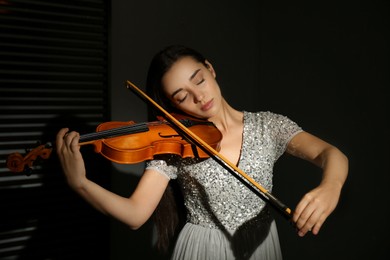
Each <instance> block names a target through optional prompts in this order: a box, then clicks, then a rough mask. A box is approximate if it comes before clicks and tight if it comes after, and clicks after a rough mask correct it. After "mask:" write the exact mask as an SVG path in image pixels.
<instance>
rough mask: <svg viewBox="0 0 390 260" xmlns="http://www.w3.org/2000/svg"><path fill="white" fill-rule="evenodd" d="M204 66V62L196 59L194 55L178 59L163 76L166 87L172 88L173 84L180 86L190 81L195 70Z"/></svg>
mask: <svg viewBox="0 0 390 260" xmlns="http://www.w3.org/2000/svg"><path fill="white" fill-rule="evenodd" d="M203 68H204V65H203V63H201V62H198V61H196V60H195V59H193V58H192V57H183V58H181V59H179V60H177V61H176V62H175V63H174V64H173V65H172V67H171V68H170V69H169V70H168V71H167V72H166V73H165V74H164V76H163V78H162V83H163V85H164V88H170V87H171V86H172V85H179V86H180V85H181V84H183V83H185V82H188V81H190V80H191V76H192V75H193V74H194V72H195V71H197V70H199V69H203Z"/></svg>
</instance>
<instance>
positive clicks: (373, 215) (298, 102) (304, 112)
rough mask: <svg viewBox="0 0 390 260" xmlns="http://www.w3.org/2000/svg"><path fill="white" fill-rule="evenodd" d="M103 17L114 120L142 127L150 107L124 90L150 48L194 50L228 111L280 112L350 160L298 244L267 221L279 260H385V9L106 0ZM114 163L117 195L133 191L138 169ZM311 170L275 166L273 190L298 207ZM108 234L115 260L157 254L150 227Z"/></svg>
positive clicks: (356, 4) (283, 163) (299, 164)
mask: <svg viewBox="0 0 390 260" xmlns="http://www.w3.org/2000/svg"><path fill="white" fill-rule="evenodd" d="M111 8H112V14H111V16H112V17H111V59H110V62H111V102H112V119H113V120H122V121H126V120H134V121H138V122H139V121H145V120H146V105H145V104H144V103H143V102H142V101H140V100H139V99H138V98H137V97H135V96H134V94H132V93H130V92H128V90H126V89H125V87H124V81H125V80H130V81H132V82H133V83H135V84H136V85H138V86H139V87H141V88H143V87H144V83H145V78H146V72H147V68H148V64H149V61H150V59H151V57H152V55H153V54H154V53H155V52H156V51H158V50H160V49H161V48H162V47H164V46H166V45H168V44H171V43H182V44H186V45H189V46H191V47H194V48H196V49H198V50H200V51H201V52H203V53H204V54H205V55H206V56H207V57H208V58H209V61H210V62H211V63H212V64H213V65H214V67H215V69H216V72H217V80H218V81H219V83H220V86H221V88H222V91H223V93H224V95H225V97H226V98H227V100H228V101H229V102H230V103H231V104H232V105H233V106H234V107H236V108H237V109H242V110H249V111H257V110H271V111H274V112H278V113H282V114H285V115H287V116H289V117H290V118H291V119H293V120H295V121H296V122H298V123H299V124H300V125H301V126H302V127H303V128H304V129H305V130H307V131H309V132H311V133H313V134H315V135H317V136H319V137H321V138H323V139H325V140H327V141H329V142H331V143H333V144H335V145H336V146H338V147H339V148H340V149H341V150H343V151H344V152H345V153H346V154H347V155H348V157H349V159H350V175H349V178H348V180H347V183H346V185H345V187H344V190H343V194H342V198H341V201H340V203H339V206H338V208H337V209H336V210H335V212H334V213H333V214H332V215H331V216H330V217H329V218H328V220H327V221H326V222H325V225H324V226H323V229H322V230H321V232H320V234H319V235H318V236H312V235H308V236H306V237H304V238H299V237H298V236H297V235H296V233H295V231H294V229H293V228H292V227H291V226H290V224H289V223H288V222H287V221H286V220H284V219H283V218H281V217H280V216H279V215H278V214H277V213H276V214H275V215H276V218H277V221H278V227H279V233H280V240H281V244H282V248H283V254H284V257H285V259H287V260H289V259H297V258H298V257H299V259H302V260H303V259H313V258H315V259H366V258H368V257H369V258H370V259H383V258H384V256H385V255H388V254H389V253H390V250H389V247H388V242H385V241H386V240H387V239H386V235H387V234H388V233H389V231H390V228H389V227H390V225H389V224H388V222H387V218H388V217H387V214H386V213H387V211H388V210H387V206H388V204H389V202H390V196H389V195H388V193H387V186H388V183H389V170H388V165H387V162H388V158H389V152H388V145H389V137H388V131H387V128H386V126H385V125H386V124H387V123H388V104H387V103H386V102H387V99H388V94H385V87H386V86H388V85H389V74H388V73H389V71H388V69H389V67H388V62H389V53H388V50H389V48H388V44H389V42H388V33H387V30H388V27H389V26H388V25H389V24H388V15H389V9H388V7H387V5H386V3H385V1H335V2H329V1H327V2H315V1H314V2H313V1H300V2H298V3H297V2H296V1H286V2H285V3H281V2H279V1H250V2H249V1H240V2H239V1H234V2H232V1H221V0H218V1H204V0H199V1H195V2H194V1H179V0H170V1H154V3H150V1H112V7H111ZM114 166H115V167H114V171H113V175H112V177H113V182H114V184H115V188H114V191H115V192H117V193H119V194H123V195H128V194H130V193H131V191H132V189H133V188H134V187H135V185H136V183H137V180H138V176H139V174H140V173H141V172H142V167H143V165H132V166H122V165H114ZM319 173H320V171H319V170H318V169H317V168H315V167H314V166H312V165H310V164H308V163H306V162H304V161H300V160H297V159H293V158H290V157H287V156H286V157H282V158H281V160H280V161H279V163H278V164H277V166H276V169H275V187H274V192H273V193H274V194H275V195H276V196H277V197H278V198H279V199H280V200H282V201H283V202H284V203H286V204H287V205H288V206H290V207H291V208H294V207H295V205H296V203H297V202H298V201H299V199H300V198H301V196H302V195H303V194H304V193H305V192H306V191H308V190H309V189H311V188H312V187H314V186H315V185H316V184H317V183H318V181H319V178H320V174H319ZM112 227H113V228H112V245H111V248H112V259H125V258H131V256H134V255H136V253H140V254H143V255H144V256H148V257H149V258H153V257H155V256H156V254H155V253H153V251H152V250H151V245H152V242H153V237H152V234H153V229H152V225H151V223H149V224H148V225H146V226H145V227H143V228H141V229H140V230H138V231H131V230H129V229H127V228H126V227H124V226H123V225H122V224H121V223H118V222H116V221H113V225H112ZM156 257H157V256H156Z"/></svg>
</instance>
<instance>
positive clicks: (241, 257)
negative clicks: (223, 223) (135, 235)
mask: <svg viewBox="0 0 390 260" xmlns="http://www.w3.org/2000/svg"><path fill="white" fill-rule="evenodd" d="M208 259H209V260H233V259H234V260H260V259H261V260H282V253H281V249H280V244H279V236H278V231H277V228H276V223H275V221H272V222H271V224H270V226H269V229H267V231H266V232H263V234H261V232H257V230H253V229H252V230H247V231H246V232H235V233H234V234H231V233H229V232H224V231H222V230H220V229H211V228H206V227H203V226H199V225H194V224H191V223H186V224H185V226H184V227H183V229H182V230H181V232H180V235H179V237H178V240H177V242H176V245H175V249H174V252H173V255H172V260H208Z"/></svg>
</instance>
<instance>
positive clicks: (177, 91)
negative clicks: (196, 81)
mask: <svg viewBox="0 0 390 260" xmlns="http://www.w3.org/2000/svg"><path fill="white" fill-rule="evenodd" d="M199 71H200V69H197V70H195V71H194V73H192V75H191V76H190V78H189V80H192V79H193V78H195V76H196V74H198V72H199ZM182 90H183V88H179V89H177V90H176V91H174V92H173V93H172V95H171V98H173V97H174V96H175V95H176V94H177V93H179V92H180V91H182Z"/></svg>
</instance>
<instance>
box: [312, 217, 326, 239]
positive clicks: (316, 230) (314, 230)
mask: <svg viewBox="0 0 390 260" xmlns="http://www.w3.org/2000/svg"><path fill="white" fill-rule="evenodd" d="M326 218H327V216H326V214H321V216H320V217H319V218H318V220H317V222H316V223H315V225H314V226H313V228H312V233H313V234H314V235H317V234H318V233H319V232H320V229H321V227H322V225H323V224H324V222H325V220H326Z"/></svg>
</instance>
